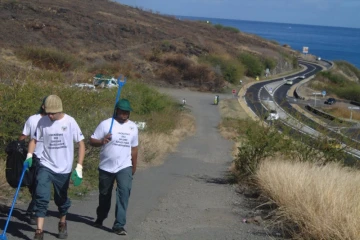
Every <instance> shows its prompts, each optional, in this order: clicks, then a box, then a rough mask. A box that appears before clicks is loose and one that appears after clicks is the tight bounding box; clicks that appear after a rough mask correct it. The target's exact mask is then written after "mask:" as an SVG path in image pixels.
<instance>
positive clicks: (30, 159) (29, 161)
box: [24, 153, 32, 168]
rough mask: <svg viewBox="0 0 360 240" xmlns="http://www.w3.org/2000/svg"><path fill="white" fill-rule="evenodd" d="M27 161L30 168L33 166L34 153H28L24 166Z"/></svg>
mask: <svg viewBox="0 0 360 240" xmlns="http://www.w3.org/2000/svg"><path fill="white" fill-rule="evenodd" d="M26 163H27V164H28V167H29V168H30V167H31V166H32V153H28V154H27V155H26V160H25V161H24V166H25V164H26Z"/></svg>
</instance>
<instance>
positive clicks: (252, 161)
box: [232, 113, 346, 179]
mask: <svg viewBox="0 0 360 240" xmlns="http://www.w3.org/2000/svg"><path fill="white" fill-rule="evenodd" d="M264 114H265V113H264ZM261 118H262V119H264V118H265V115H263V116H262V117H261ZM232 124H233V125H234V127H236V129H235V132H236V133H238V134H239V142H240V146H239V147H238V154H237V156H236V158H235V159H234V165H235V169H236V170H237V172H238V177H240V178H245V179H246V178H251V176H252V175H253V174H254V173H255V172H256V170H257V168H258V166H259V164H260V163H261V161H263V160H264V159H266V158H268V157H275V156H282V158H284V159H289V161H292V160H298V161H302V162H314V163H317V164H327V163H329V162H338V163H344V161H345V159H346V153H345V152H344V151H343V149H339V148H334V147H332V146H330V145H329V142H328V139H326V138H321V137H319V138H316V139H313V138H312V137H310V136H307V135H304V134H302V133H299V132H294V131H293V129H291V128H290V127H287V126H284V125H282V124H281V123H280V125H278V122H276V121H275V122H273V125H272V126H264V125H260V124H259V122H255V121H252V120H237V121H236V122H234V121H232ZM279 127H280V129H281V131H282V133H280V132H279ZM318 131H319V132H321V131H320V130H318ZM339 140H340V141H343V140H342V139H339Z"/></svg>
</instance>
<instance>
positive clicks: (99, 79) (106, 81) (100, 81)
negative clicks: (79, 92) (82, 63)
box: [94, 74, 118, 88]
mask: <svg viewBox="0 0 360 240" xmlns="http://www.w3.org/2000/svg"><path fill="white" fill-rule="evenodd" d="M94 85H95V86H99V87H101V88H113V87H118V83H117V81H116V78H114V77H109V76H103V75H101V74H98V75H96V76H95V77H94Z"/></svg>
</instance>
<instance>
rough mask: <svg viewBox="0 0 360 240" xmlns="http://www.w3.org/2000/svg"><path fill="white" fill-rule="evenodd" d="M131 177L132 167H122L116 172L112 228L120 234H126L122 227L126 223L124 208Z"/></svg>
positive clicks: (125, 208) (127, 198)
mask: <svg viewBox="0 0 360 240" xmlns="http://www.w3.org/2000/svg"><path fill="white" fill-rule="evenodd" d="M132 179H133V177H132V167H127V168H125V169H122V170H120V171H119V172H118V173H117V174H116V184H117V188H116V208H115V222H114V226H113V230H114V231H115V232H116V233H117V234H121V235H125V234H126V231H125V229H123V228H124V226H125V224H126V210H127V207H128V203H129V197H130V192H131V185H132ZM117 230H120V231H117ZM124 231H125V232H124Z"/></svg>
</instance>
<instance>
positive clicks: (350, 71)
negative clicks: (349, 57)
mask: <svg viewBox="0 0 360 240" xmlns="http://www.w3.org/2000/svg"><path fill="white" fill-rule="evenodd" d="M334 63H335V65H336V66H338V67H339V68H340V69H341V70H342V71H343V72H344V73H345V74H346V75H347V76H349V77H351V76H353V75H355V76H356V77H357V79H360V69H358V68H357V67H355V66H354V65H352V64H351V63H349V62H346V61H334Z"/></svg>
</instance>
